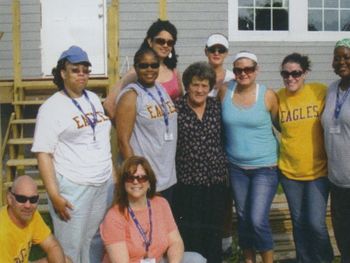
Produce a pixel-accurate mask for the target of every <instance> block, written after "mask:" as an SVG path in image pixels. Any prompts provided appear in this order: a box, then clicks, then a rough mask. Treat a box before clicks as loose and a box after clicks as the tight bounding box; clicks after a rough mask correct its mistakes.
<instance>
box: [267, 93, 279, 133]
mask: <svg viewBox="0 0 350 263" xmlns="http://www.w3.org/2000/svg"><path fill="white" fill-rule="evenodd" d="M265 105H266V107H267V109H268V110H269V112H270V115H271V120H272V123H273V125H274V126H275V127H276V129H279V124H278V107H279V102H278V97H277V94H276V92H274V91H273V90H272V89H270V88H268V89H267V90H266V93H265Z"/></svg>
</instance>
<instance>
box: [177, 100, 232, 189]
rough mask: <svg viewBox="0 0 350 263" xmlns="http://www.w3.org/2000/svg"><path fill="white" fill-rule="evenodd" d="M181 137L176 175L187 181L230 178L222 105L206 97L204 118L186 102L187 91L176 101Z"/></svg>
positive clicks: (210, 181)
mask: <svg viewBox="0 0 350 263" xmlns="http://www.w3.org/2000/svg"><path fill="white" fill-rule="evenodd" d="M176 107H177V110H178V119H177V120H178V140H177V149H176V175H177V179H178V182H179V183H182V184H185V185H202V186H210V185H214V184H222V183H226V182H227V180H228V179H227V178H228V170H227V161H226V156H225V153H224V149H223V145H222V141H221V132H222V127H221V106H220V102H219V101H218V100H216V99H214V98H210V97H208V98H207V103H206V108H205V112H204V114H203V117H202V120H200V119H198V117H197V115H196V113H195V112H194V111H193V110H192V109H191V108H190V107H189V106H188V104H187V95H185V96H183V97H182V98H181V99H180V100H179V101H177V103H176Z"/></svg>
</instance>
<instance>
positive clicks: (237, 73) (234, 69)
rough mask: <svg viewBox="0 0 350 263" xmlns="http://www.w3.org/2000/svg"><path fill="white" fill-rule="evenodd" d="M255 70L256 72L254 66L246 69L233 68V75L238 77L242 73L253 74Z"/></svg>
mask: <svg viewBox="0 0 350 263" xmlns="http://www.w3.org/2000/svg"><path fill="white" fill-rule="evenodd" d="M255 70H256V68H255V66H252V67H246V68H233V73H235V74H236V75H240V74H242V73H243V72H244V73H245V74H252V73H253V72H255Z"/></svg>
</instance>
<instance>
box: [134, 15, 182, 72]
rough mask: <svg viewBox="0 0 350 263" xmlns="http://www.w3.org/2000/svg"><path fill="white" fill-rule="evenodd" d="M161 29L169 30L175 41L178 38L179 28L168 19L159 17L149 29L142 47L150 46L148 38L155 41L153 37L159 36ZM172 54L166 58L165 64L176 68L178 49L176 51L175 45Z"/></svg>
mask: <svg viewBox="0 0 350 263" xmlns="http://www.w3.org/2000/svg"><path fill="white" fill-rule="evenodd" d="M161 31H167V32H168V33H169V34H170V35H171V36H172V37H173V39H174V41H175V43H176V40H177V29H176V27H175V26H174V25H173V24H172V23H170V22H169V21H168V20H160V19H158V20H157V21H155V22H154V23H153V24H152V25H151V26H150V27H149V29H148V31H147V35H146V37H145V39H144V40H143V42H142V44H141V46H140V49H141V48H146V47H148V48H150V46H149V44H148V41H147V40H148V39H150V40H151V41H153V39H154V38H155V37H156V36H158V34H159V33H160V32H161ZM171 53H172V56H171V58H169V57H167V58H165V59H164V64H165V65H166V66H167V67H168V68H169V69H174V68H176V65H177V55H176V51H175V45H174V46H173V48H172V50H171Z"/></svg>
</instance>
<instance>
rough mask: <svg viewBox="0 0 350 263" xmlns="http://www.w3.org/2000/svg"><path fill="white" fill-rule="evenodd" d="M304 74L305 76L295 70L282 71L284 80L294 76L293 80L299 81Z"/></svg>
mask: <svg viewBox="0 0 350 263" xmlns="http://www.w3.org/2000/svg"><path fill="white" fill-rule="evenodd" d="M303 74H304V72H303V71H301V70H293V71H291V72H289V71H286V70H282V71H281V76H282V78H284V79H288V78H289V76H292V78H293V79H297V78H300V77H301V75H303Z"/></svg>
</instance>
